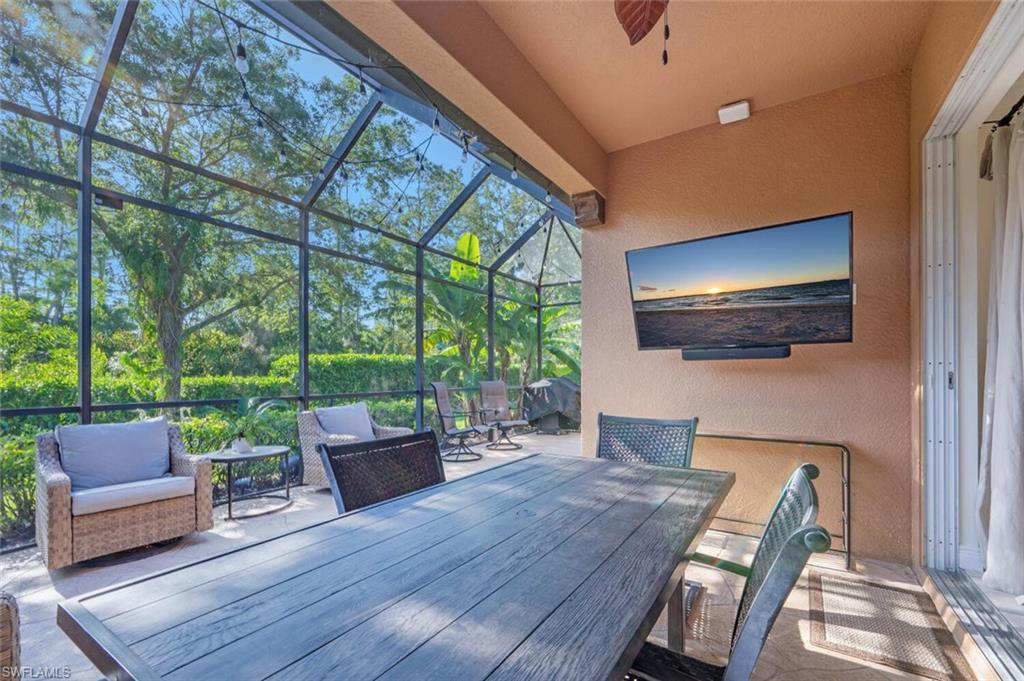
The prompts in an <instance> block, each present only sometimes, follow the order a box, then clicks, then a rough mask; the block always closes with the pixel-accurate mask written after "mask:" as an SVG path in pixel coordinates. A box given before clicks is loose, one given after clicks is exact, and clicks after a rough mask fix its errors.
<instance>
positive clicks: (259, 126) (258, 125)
mask: <svg viewBox="0 0 1024 681" xmlns="http://www.w3.org/2000/svg"><path fill="white" fill-rule="evenodd" d="M256 129H257V130H262V129H263V116H260V115H259V114H257V115H256Z"/></svg>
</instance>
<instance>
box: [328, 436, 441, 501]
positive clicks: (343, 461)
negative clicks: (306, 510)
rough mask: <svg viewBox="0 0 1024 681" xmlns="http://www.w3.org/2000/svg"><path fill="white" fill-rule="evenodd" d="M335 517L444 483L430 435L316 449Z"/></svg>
mask: <svg viewBox="0 0 1024 681" xmlns="http://www.w3.org/2000/svg"><path fill="white" fill-rule="evenodd" d="M317 451H319V453H320V459H321V461H322V462H323V466H324V471H326V473H327V482H328V483H329V484H330V487H331V493H332V494H333V495H334V503H335V505H336V506H337V507H338V513H346V512H348V511H354V510H356V509H357V508H363V507H364V506H369V505H371V504H376V503H378V502H381V501H386V500H388V499H393V498H395V497H398V496H402V495H403V494H409V493H410V492H415V491H417V490H421V489H423V488H425V487H431V486H433V485H438V484H441V483H442V482H444V481H445V475H444V466H443V465H442V464H441V450H440V449H439V448H438V446H437V437H436V436H435V435H434V433H433V432H432V431H429V430H428V431H425V432H422V433H413V434H412V435H402V436H400V437H392V438H386V439H383V440H369V441H365V442H354V443H349V444H327V443H320V444H318V445H317Z"/></svg>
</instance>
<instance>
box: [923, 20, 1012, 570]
mask: <svg viewBox="0 0 1024 681" xmlns="http://www.w3.org/2000/svg"><path fill="white" fill-rule="evenodd" d="M1021 40H1024V1H1022V0H1003V2H1002V3H1001V4H1000V5H999V7H997V8H996V10H995V12H994V13H993V15H992V19H991V20H990V21H989V24H988V26H987V27H986V29H985V32H984V33H983V34H982V36H981V38H980V39H979V41H978V44H977V45H976V46H975V49H974V52H973V53H972V54H971V57H970V59H968V60H967V63H966V64H965V65H964V68H963V70H962V71H961V72H960V76H959V77H958V78H957V80H956V83H954V85H953V87H952V89H951V90H950V92H949V95H948V96H947V97H946V101H945V102H944V103H943V105H942V108H941V109H940V110H939V113H938V115H937V116H936V117H935V120H934V122H933V123H932V125H931V127H930V128H929V130H928V133H927V134H926V135H925V137H924V140H922V143H921V155H922V156H921V157H922V159H923V164H922V166H923V178H922V189H923V191H922V207H921V208H922V210H921V216H922V228H921V237H922V238H921V253H920V258H921V263H922V264H923V267H922V268H921V270H922V279H923V281H922V282H921V283H922V290H923V310H922V314H921V320H922V329H921V334H922V335H921V338H922V344H923V347H922V350H923V353H922V363H923V367H922V374H923V376H922V377H923V384H924V385H923V390H924V395H923V424H922V425H923V433H922V435H923V437H922V443H923V445H924V451H923V461H922V466H923V469H924V470H923V479H924V494H923V505H924V508H923V513H924V562H925V566H927V567H930V568H933V569H937V570H957V569H958V568H959V555H958V553H959V538H960V528H959V498H960V495H959V474H958V472H959V465H960V448H959V443H958V433H957V418H958V414H957V392H956V380H957V375H956V362H957V352H958V338H957V333H958V327H957V290H958V283H957V276H956V275H957V266H956V263H957V254H956V243H957V226H958V225H957V214H956V134H957V133H958V132H959V131H960V129H961V128H963V126H964V124H965V123H966V122H967V118H968V116H970V114H971V112H972V111H973V109H974V107H975V106H976V105H977V103H978V101H979V99H980V98H981V96H982V94H983V93H984V92H985V90H986V89H987V88H988V87H989V85H990V84H991V83H992V79H993V78H994V77H995V75H996V73H997V71H998V70H999V67H1000V65H1001V64H1003V62H1004V61H1005V60H1006V59H1007V57H1008V56H1009V55H1010V53H1011V52H1012V51H1013V50H1014V49H1015V48H1016V47H1017V45H1018V44H1019V43H1020V42H1021ZM968 162H970V163H974V162H975V159H969V160H968Z"/></svg>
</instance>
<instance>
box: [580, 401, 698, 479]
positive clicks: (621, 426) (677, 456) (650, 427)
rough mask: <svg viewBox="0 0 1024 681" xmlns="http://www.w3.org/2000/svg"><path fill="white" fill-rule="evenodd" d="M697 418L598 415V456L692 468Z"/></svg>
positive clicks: (631, 461)
mask: <svg viewBox="0 0 1024 681" xmlns="http://www.w3.org/2000/svg"><path fill="white" fill-rule="evenodd" d="M696 434H697V417H696V416H695V417H693V418H692V419H686V420H679V419H643V418H635V417H632V416H611V415H609V414H603V413H601V414H598V415H597V456H598V457H600V458H602V459H612V460H614V461H625V462H628V463H647V464H652V465H655V466H674V467H676V468H689V467H690V458H691V457H692V456H693V438H694V436H695V435H696Z"/></svg>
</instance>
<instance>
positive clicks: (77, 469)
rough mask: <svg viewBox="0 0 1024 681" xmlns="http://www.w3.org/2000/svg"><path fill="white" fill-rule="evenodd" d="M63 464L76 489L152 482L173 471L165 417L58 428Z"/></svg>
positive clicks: (73, 487) (72, 485) (57, 433)
mask: <svg viewBox="0 0 1024 681" xmlns="http://www.w3.org/2000/svg"><path fill="white" fill-rule="evenodd" d="M55 432H56V435H57V442H58V444H59V445H60V463H61V467H62V468H63V469H64V472H65V473H67V474H68V477H69V478H71V488H72V489H90V488H92V487H102V486H104V485H117V484H120V483H123V482H135V481H137V480H149V479H151V478H159V477H161V476H163V475H167V474H168V473H170V471H171V449H170V443H169V441H168V439H167V419H166V418H164V417H162V416H161V417H160V418H156V419H147V420H145V421H133V422H132V423H96V424H90V425H87V426H58V427H57V429H56V431H55Z"/></svg>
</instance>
